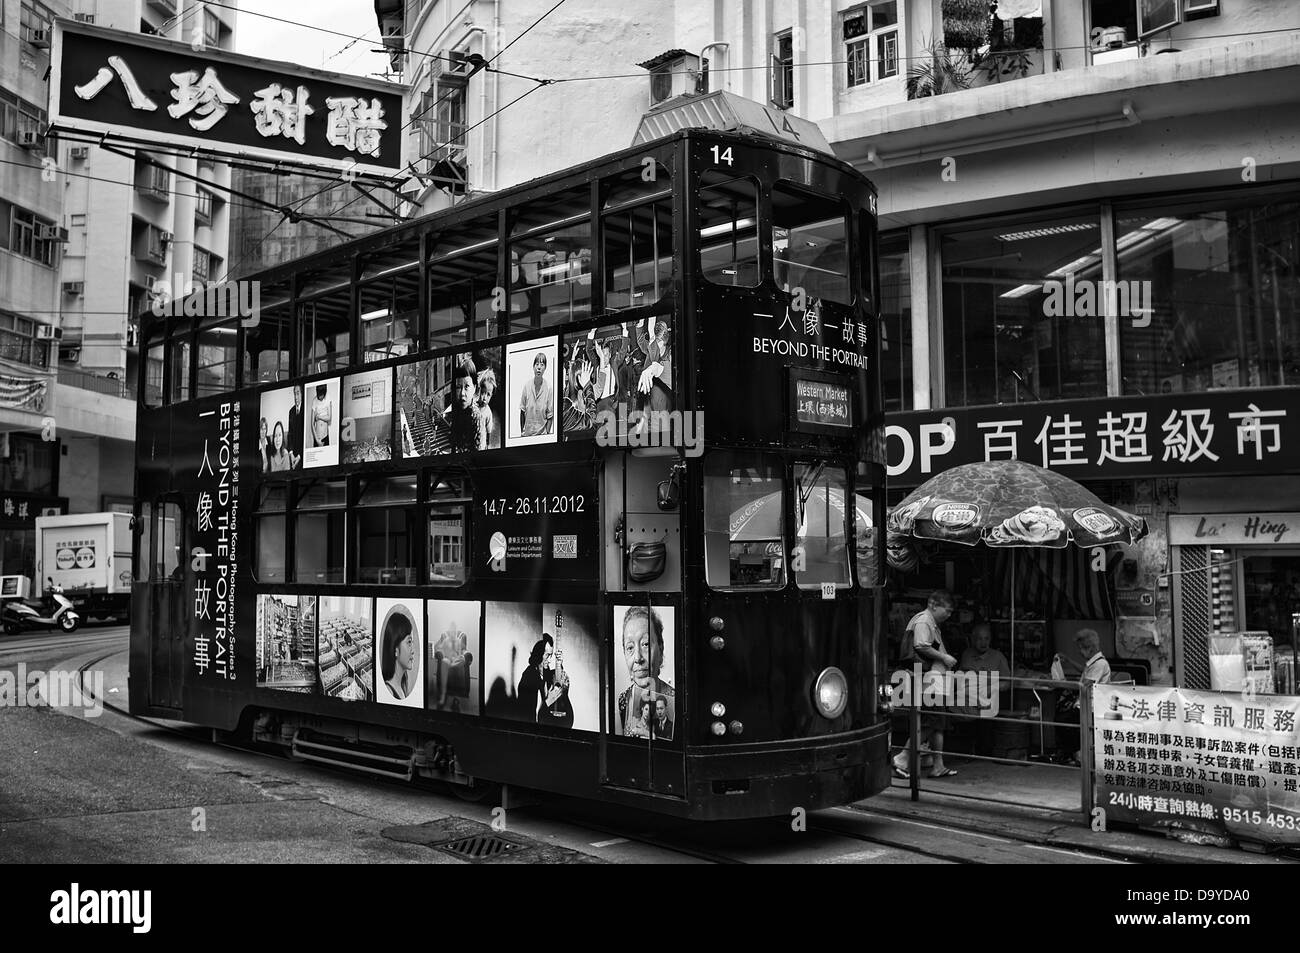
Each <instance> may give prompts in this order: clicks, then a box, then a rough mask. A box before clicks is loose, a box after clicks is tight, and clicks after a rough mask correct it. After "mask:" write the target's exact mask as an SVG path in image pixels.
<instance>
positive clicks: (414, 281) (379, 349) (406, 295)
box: [356, 245, 423, 364]
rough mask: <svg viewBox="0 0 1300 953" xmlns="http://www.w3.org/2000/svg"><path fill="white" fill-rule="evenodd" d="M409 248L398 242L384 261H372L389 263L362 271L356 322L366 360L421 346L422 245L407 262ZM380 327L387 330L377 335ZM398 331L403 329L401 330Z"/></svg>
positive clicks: (399, 353) (371, 361)
mask: <svg viewBox="0 0 1300 953" xmlns="http://www.w3.org/2000/svg"><path fill="white" fill-rule="evenodd" d="M405 248H406V246H405V245H401V246H398V247H397V248H396V249H394V251H393V253H391V254H389V255H386V256H384V259H383V260H382V261H378V260H372V261H370V262H369V264H372V265H373V264H382V265H384V266H385V267H381V268H378V269H372V270H364V269H363V271H362V275H361V280H360V283H359V285H358V287H357V323H356V327H357V342H358V344H359V345H360V347H361V361H360V363H362V364H372V363H375V362H376V361H386V360H388V359H389V358H394V357H405V356H406V355H408V354H411V353H414V351H416V350H417V342H419V340H420V335H421V330H420V324H421V322H420V282H421V280H422V278H421V275H422V274H423V272H422V270H421V268H420V260H419V252H418V249H417V251H416V252H415V253H414V254H413V255H411V256H410V257H411V260H410V261H409V262H407V261H405V259H406V258H407V257H408V255H407V254H406V253H405V251H404V250H405ZM376 258H377V256H376ZM395 261H396V262H397V263H396V264H395V263H394V262H395ZM381 318H383V319H384V320H382V321H381V320H380V319H381ZM379 329H382V330H384V331H385V333H384V334H383V335H382V336H381V337H375V336H374V335H373V332H374V331H376V330H379ZM397 331H401V332H402V333H401V334H397V333H396V332H397Z"/></svg>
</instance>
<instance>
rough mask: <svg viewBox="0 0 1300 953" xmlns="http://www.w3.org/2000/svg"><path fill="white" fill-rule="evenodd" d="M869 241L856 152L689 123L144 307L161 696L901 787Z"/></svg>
mask: <svg viewBox="0 0 1300 953" xmlns="http://www.w3.org/2000/svg"><path fill="white" fill-rule="evenodd" d="M875 237H876V221H875V193H874V191H873V188H872V186H871V184H870V183H869V182H868V181H867V180H866V179H865V178H864V177H863V176H862V175H860V174H859V173H857V172H856V171H855V170H854V169H852V168H851V167H850V166H848V165H846V164H844V163H842V162H839V161H837V160H835V159H834V158H833V157H831V156H828V155H824V154H822V153H820V152H816V151H812V150H808V149H805V148H802V147H799V146H798V145H791V144H786V143H783V142H780V141H776V140H768V139H766V138H762V137H759V136H755V135H739V134H733V133H718V132H708V131H702V130H686V131H681V132H677V133H675V134H673V135H671V136H669V137H666V138H663V139H660V140H657V141H655V142H652V143H648V144H646V145H644V146H640V147H637V148H633V149H630V150H627V151H624V152H620V153H618V154H615V155H612V156H609V157H607V158H604V159H600V160H598V161H594V162H591V163H588V164H586V165H583V166H581V167H578V168H574V169H571V170H568V171H565V172H562V173H558V174H555V175H550V176H547V177H545V178H543V179H538V180H535V181H532V182H528V183H526V184H524V185H520V186H518V187H516V188H511V189H508V190H505V191H502V192H500V193H497V194H494V195H492V196H490V197H487V198H482V199H477V200H474V201H469V202H465V203H464V204H461V205H459V206H456V207H455V208H452V209H450V210H447V211H444V212H440V213H437V214H434V215H430V216H427V217H424V218H420V219H417V220H414V221H411V222H408V223H405V224H402V225H400V226H397V227H393V228H389V229H386V230H384V231H381V232H377V233H375V234H372V235H369V236H367V237H364V238H361V239H358V240H355V241H351V242H349V243H347V244H343V245H340V246H338V247H336V248H333V249H330V250H329V251H325V252H321V253H319V254H316V255H313V256H311V257H308V258H303V259H301V260H297V261H292V262H288V263H286V264H283V265H279V266H277V267H275V268H272V269H271V270H269V271H266V272H264V273H262V274H260V275H258V276H256V279H257V282H258V283H257V285H256V286H254V287H255V290H256V292H257V299H258V301H257V303H258V307H257V308H256V309H255V311H254V313H252V314H251V315H248V316H244V315H242V314H240V313H238V312H237V309H235V308H232V307H229V306H228V305H229V304H230V302H231V301H233V300H234V297H233V295H230V294H227V295H226V297H225V298H222V297H221V296H220V295H216V294H214V293H212V291H211V290H209V291H208V292H207V293H206V294H197V295H195V296H192V297H191V298H190V299H186V301H185V302H183V303H178V304H177V305H176V306H174V307H173V309H172V310H176V311H178V312H180V313H179V314H175V315H167V316H164V317H157V318H151V319H149V320H148V321H147V323H146V325H145V327H144V330H143V339H142V340H143V342H144V347H145V350H146V353H145V360H143V361H142V372H141V374H142V380H141V389H140V393H141V395H142V406H141V409H140V412H139V423H138V444H137V454H138V458H137V476H136V480H137V493H136V495H137V500H138V501H139V502H138V504H137V506H138V512H137V514H136V515H137V520H136V525H137V527H138V529H139V534H138V542H137V545H138V547H139V551H138V554H137V562H136V565H137V566H138V567H140V573H139V575H140V578H139V579H138V581H137V584H136V591H135V598H136V606H137V611H136V612H135V613H134V617H133V624H132V632H131V682H130V700H131V710H132V711H133V712H134V713H138V714H145V715H155V716H165V717H169V718H176V719H182V720H185V721H189V722H194V723H198V724H202V725H206V726H211V727H212V728H214V729H218V730H221V731H229V732H235V731H238V732H242V733H245V734H251V735H252V736H253V737H254V738H256V739H259V740H261V741H266V742H274V743H277V744H281V745H284V746H286V747H287V748H289V749H291V750H292V752H293V754H295V755H296V756H299V757H301V758H306V759H309V760H318V761H323V762H327V763H331V764H344V765H349V766H353V767H356V768H358V769H361V770H364V771H370V772H373V773H376V774H381V775H385V776H396V777H402V778H409V777H414V776H422V777H427V778H432V779H438V780H443V781H446V782H450V783H452V784H455V785H459V786H461V787H462V788H468V789H470V790H474V789H481V788H482V787H483V786H484V784H485V783H486V782H496V783H501V784H508V785H518V786H522V787H527V788H532V789H540V790H547V791H553V792H558V793H563V794H570V795H578V796H582V797H587V798H596V799H602V800H608V801H616V802H620V803H624V804H629V805H636V806H640V807H644V808H646V809H649V810H654V811H659V812H665V813H671V814H676V815H680V816H683V817H691V818H701V819H717V818H738V817H755V816H768V815H775V814H788V813H789V812H790V811H791V810H793V809H794V808H798V807H802V808H805V809H814V808H818V807H824V806H829V805H833V804H842V803H846V802H849V801H852V800H855V799H858V798H862V797H866V796H868V795H871V794H873V793H875V792H877V791H879V790H880V789H882V788H883V787H884V786H885V785H886V784H887V783H888V774H889V772H888V760H887V731H888V722H887V718H886V716H885V714H884V713H883V712H882V711H881V707H882V706H881V704H880V696H879V692H878V689H879V682H880V672H879V662H878V658H877V656H878V652H877V646H878V639H879V633H880V631H881V620H882V606H881V590H880V589H879V588H878V587H879V586H880V584H881V567H882V565H883V560H882V550H883V541H882V534H881V533H880V532H879V527H880V526H881V523H882V514H883V502H884V500H883V488H884V465H883V459H882V445H883V441H882V439H881V433H882V419H883V418H882V411H881V401H880V393H879V385H878V377H877V367H876V362H877V348H878V342H877V334H876V327H877V324H876V317H877V313H876V312H877V306H876V300H875V291H874V284H875V267H874V263H875ZM227 290H229V289H227ZM245 297H246V298H247V297H249V296H248V295H245Z"/></svg>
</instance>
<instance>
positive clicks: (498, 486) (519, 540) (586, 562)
mask: <svg viewBox="0 0 1300 953" xmlns="http://www.w3.org/2000/svg"><path fill="white" fill-rule="evenodd" d="M474 511H475V518H474V520H473V526H474V549H473V558H475V559H479V560H482V561H483V562H486V563H487V565H488V568H489V569H490V571H491V572H490V578H492V579H500V580H503V581H505V580H511V581H519V582H528V583H533V584H537V585H541V584H543V583H545V582H547V581H556V580H558V581H564V582H589V583H593V584H594V583H596V582H597V580H598V579H599V571H600V552H601V549H600V521H599V518H598V514H597V501H596V477H595V474H594V472H592V471H589V470H587V469H586V468H583V467H574V466H566V467H519V468H508V469H507V468H501V469H485V470H481V471H479V473H478V475H477V476H476V477H475V479H474Z"/></svg>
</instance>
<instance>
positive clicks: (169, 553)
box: [154, 498, 188, 582]
mask: <svg viewBox="0 0 1300 953" xmlns="http://www.w3.org/2000/svg"><path fill="white" fill-rule="evenodd" d="M156 512H157V515H158V516H159V518H160V519H161V521H162V524H163V526H164V527H165V526H166V525H167V521H168V520H172V522H173V524H174V529H173V530H172V544H171V546H168V545H167V533H166V531H165V530H164V531H163V532H161V533H155V534H154V545H155V546H157V547H158V556H159V559H158V562H157V565H156V569H157V572H158V575H157V577H156V580H155V581H157V582H180V581H181V580H183V579H184V578H185V557H184V554H185V536H186V533H187V531H188V530H187V526H186V520H185V511H184V510H183V509H182V508H181V504H180V503H178V502H176V500H175V499H171V498H165V499H163V501H162V503H161V505H160V506H159V507H158V510H157V511H156Z"/></svg>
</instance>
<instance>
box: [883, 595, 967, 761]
mask: <svg viewBox="0 0 1300 953" xmlns="http://www.w3.org/2000/svg"><path fill="white" fill-rule="evenodd" d="M953 605H954V603H953V598H952V593H950V592H948V591H947V590H946V589H936V590H935V591H934V592H932V593H930V598H929V600H928V603H927V605H926V607H925V608H924V609H922V610H921V611H920V612H918V613H917V614H916V615H914V616H912V618H911V619H910V620H909V621H908V623H907V629H906V630H905V632H904V634H903V658H904V660H905V661H906V662H908V663H913V662H920V663H921V670H922V672H923V673H924V674H925V675H930V674H932V673H933V674H935V675H940V674H943V673H945V672H950V671H952V670H953V669H954V668H956V667H957V660H956V659H955V658H953V657H952V656H951V655H949V654H948V651H947V649H945V648H944V645H943V635H942V634H941V633H940V631H939V626H941V625H943V623H945V622H947V621H948V619H949V618H950V617H951V616H952V610H953ZM915 704H917V705H920V704H921V699H919V698H918V699H915ZM908 721H909V723H911V719H910V718H909V719H908ZM946 722H947V717H946V716H944V715H941V714H922V715H921V730H920V737H918V738H917V739H916V744H917V750H918V752H919V751H920V746H921V745H922V744H923V743H924V742H925V741H926V739H927V738H928V739H929V742H930V753H931V754H932V755H933V756H934V763H933V764H932V765H931V768H930V777H932V778H950V777H952V776H953V775H955V774H956V773H957V772H956V771H954V770H953V769H952V768H949V767H946V766H945V765H944V763H943V732H944V728H946V727H947V724H946ZM910 756H911V746H910V744H909V746H908V747H906V748H904V749H903V750H902V751H901V752H899V754H898V756H897V757H896V758H894V774H896V775H897V776H898V777H900V778H908V777H910V774H909V772H910V771H911V770H912V765H911V762H910Z"/></svg>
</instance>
